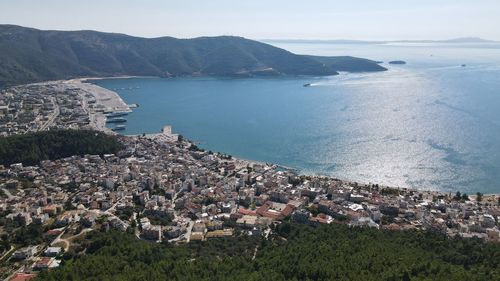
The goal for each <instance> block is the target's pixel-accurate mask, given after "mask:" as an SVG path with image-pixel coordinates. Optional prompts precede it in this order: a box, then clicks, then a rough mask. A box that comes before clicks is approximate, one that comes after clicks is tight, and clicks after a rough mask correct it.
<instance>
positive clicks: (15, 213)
mask: <svg viewBox="0 0 500 281" xmlns="http://www.w3.org/2000/svg"><path fill="white" fill-rule="evenodd" d="M129 110H130V109H129V108H128V107H127V105H126V104H125V103H124V102H123V101H122V100H121V99H120V97H119V96H118V95H117V94H116V93H113V92H111V91H108V90H105V89H102V88H99V87H97V86H95V85H92V84H87V83H81V82H80V81H69V82H68V81H60V82H50V83H41V84H32V85H25V86H17V87H14V88H11V89H7V90H4V91H2V92H1V93H0V134H2V135H12V134H20V133H26V132H33V131H39V130H49V129H52V128H73V129H78V128H92V129H97V130H103V131H106V132H108V133H112V132H111V131H110V130H108V129H106V128H105V124H106V116H105V113H106V112H123V111H129ZM117 138H118V139H119V142H120V143H122V144H123V145H124V147H125V148H124V149H123V150H121V151H120V152H119V153H117V154H116V155H115V154H110V155H104V156H102V157H101V156H98V155H85V156H83V157H82V156H73V157H69V158H64V159H59V160H54V161H50V160H46V161H42V162H41V163H40V164H39V165H37V166H24V165H22V164H21V163H19V164H13V165H10V166H9V167H3V166H0V211H1V214H2V217H4V220H2V224H3V225H0V232H4V233H0V234H7V235H9V234H11V233H5V229H11V231H12V229H14V230H16V229H20V228H22V227H26V226H30V225H31V226H33V225H36V226H43V227H44V229H45V230H46V231H45V232H44V233H42V235H43V237H44V239H43V240H42V241H43V242H40V243H39V244H35V245H30V246H28V247H19V248H16V246H14V247H12V248H11V249H10V251H8V253H7V254H6V255H5V256H4V257H2V258H3V259H4V260H7V259H10V260H13V261H16V262H15V263H14V266H10V267H8V268H6V267H4V268H2V269H3V270H4V272H6V273H8V274H9V275H10V274H12V273H14V272H16V274H32V273H33V272H34V271H35V270H38V269H43V268H48V267H56V266H58V265H59V262H58V259H57V256H59V255H60V254H61V253H62V252H64V251H67V250H68V249H70V247H72V245H73V243H74V242H75V241H77V238H78V237H80V236H81V235H83V234H85V233H87V232H89V231H95V230H103V229H104V230H109V229H111V228H115V229H119V230H120V231H130V232H133V233H135V235H136V236H137V238H138V239H147V240H151V241H157V242H166V241H168V242H170V243H188V242H191V241H204V240H206V239H216V238H218V237H227V236H233V235H241V233H246V234H249V235H259V236H260V235H262V236H267V235H268V234H269V233H270V231H271V227H270V226H272V225H273V224H278V223H280V222H281V221H283V220H291V221H294V222H297V223H302V224H311V225H319V224H330V223H337V224H348V225H350V226H353V227H373V228H385V229H391V230H406V229H427V230H435V231H439V232H442V233H445V234H446V235H449V236H456V235H459V236H462V237H478V238H481V239H485V240H488V241H492V242H498V241H499V240H500V238H499V233H500V232H499V224H498V220H499V217H500V206H499V204H500V201H499V200H500V199H499V198H498V196H496V195H490V196H480V197H479V198H478V197H477V196H470V197H468V196H463V195H458V196H457V194H451V193H450V194H446V193H440V192H435V191H417V190H410V189H397V188H388V187H380V186H378V185H373V184H359V183H355V182H347V181H342V180H338V179H333V178H327V177H319V176H304V175H298V174H297V173H295V172H294V171H291V170H287V169H282V168H280V167H278V166H276V165H270V164H265V163H258V162H253V161H247V160H241V159H236V158H233V157H231V156H229V155H224V154H220V153H212V152H207V151H204V150H202V149H199V148H198V147H197V146H196V145H195V144H193V143H192V142H190V141H189V140H186V139H184V138H183V137H181V136H179V135H176V134H173V133H172V132H171V130H170V128H169V127H166V128H165V129H164V130H163V132H161V133H158V134H151V135H144V136H117ZM1 255H4V254H3V253H2V254H1ZM1 255H0V256H1ZM10 264H11V265H12V263H10ZM12 276H14V275H12Z"/></svg>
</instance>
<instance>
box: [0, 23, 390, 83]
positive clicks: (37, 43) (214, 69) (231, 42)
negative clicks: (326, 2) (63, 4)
mask: <svg viewBox="0 0 500 281" xmlns="http://www.w3.org/2000/svg"><path fill="white" fill-rule="evenodd" d="M332 59H333V58H329V59H328V60H332ZM346 68H347V69H351V70H353V71H380V70H385V68H383V67H381V66H379V65H378V64H376V63H375V62H373V61H370V60H363V59H357V58H351V57H343V58H342V59H339V60H336V63H334V64H331V63H325V62H322V61H321V60H320V57H309V56H302V55H296V54H293V53H290V52H288V51H286V50H283V49H280V48H277V47H274V46H271V45H268V44H264V43H260V42H257V41H252V40H248V39H244V38H241V37H232V36H220V37H200V38H194V39H176V38H172V37H160V38H151V39H148V38H139V37H133V36H128V35H124V34H115V33H102V32H96V31H42V30H37V29H32V28H25V27H20V26H14V25H0V86H8V85H13V84H22V83H28V82H36V81H45V80H58V79H68V78H74V77H91V76H118V75H137V76H159V77H171V76H185V75H211V76H244V77H246V76H254V75H259V76H261V75H318V76H321V75H334V74H337V70H345V69H346Z"/></svg>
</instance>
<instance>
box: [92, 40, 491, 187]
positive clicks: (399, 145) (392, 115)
mask: <svg viewBox="0 0 500 281" xmlns="http://www.w3.org/2000/svg"><path fill="white" fill-rule="evenodd" d="M275 45H277V46H279V47H283V48H285V49H287V50H290V51H293V52H296V53H302V54H315V55H353V56H360V57H366V58H370V59H373V60H377V61H389V60H405V61H407V64H406V65H389V64H387V63H384V64H383V65H384V66H386V67H387V68H389V70H388V71H386V72H377V73H342V74H340V75H337V76H331V77H300V78H265V79H261V78H253V79H222V78H220V79H219V78H175V79H160V78H132V79H108V80H100V81H96V83H97V84H98V85H100V86H103V87H105V88H108V89H111V90H115V91H116V92H118V93H119V95H120V96H121V97H122V98H123V99H124V100H125V101H126V102H127V103H138V104H139V105H140V107H139V108H137V109H135V110H134V112H133V113H131V114H129V115H128V116H127V119H128V122H127V123H126V125H127V128H126V130H125V131H123V134H141V133H151V132H159V131H160V130H161V128H162V127H163V126H164V125H167V124H169V125H172V126H173V130H174V132H177V133H180V134H182V135H184V136H186V137H187V138H189V139H191V140H194V141H196V142H199V143H200V144H201V145H200V146H202V147H204V148H206V149H210V150H213V151H221V152H224V153H228V154H231V155H234V156H238V157H242V158H247V159H254V160H259V161H265V162H271V163H277V164H281V165H285V166H289V167H294V168H296V169H298V170H300V172H301V173H304V174H321V175H329V176H334V177H337V178H341V179H350V180H357V181H359V182H365V183H369V182H370V183H379V184H384V185H390V186H399V187H412V188H418V189H432V190H441V191H450V192H455V191H457V190H460V191H462V192H467V193H469V194H471V193H475V192H477V191H480V192H483V193H499V192H500V46H499V45H496V44H465V45H457V44H453V45H449V44H328V43H322V44H303V43H300V44H299V43H280V44H275ZM462 64H465V65H466V66H462ZM306 83H311V84H312V86H311V87H303V85H304V84H306Z"/></svg>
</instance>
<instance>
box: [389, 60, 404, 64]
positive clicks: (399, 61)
mask: <svg viewBox="0 0 500 281" xmlns="http://www.w3.org/2000/svg"><path fill="white" fill-rule="evenodd" d="M389 64H406V62H405V61H404V60H393V61H390V62H389Z"/></svg>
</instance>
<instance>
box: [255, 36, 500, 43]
mask: <svg viewBox="0 0 500 281" xmlns="http://www.w3.org/2000/svg"><path fill="white" fill-rule="evenodd" d="M262 42H267V43H313V44H314V43H330V44H387V43H450V44H469V43H470V44H474V43H476V44H478V43H496V44H499V43H500V41H492V40H486V39H482V38H478V37H463V38H454V39H448V40H388V41H370V40H367V41H365V40H348V39H338V40H321V39H318V40H311V39H263V40H262Z"/></svg>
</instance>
